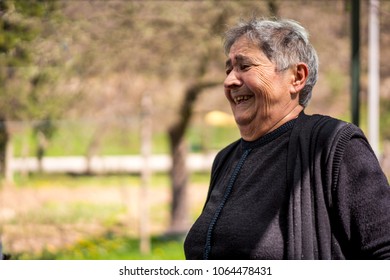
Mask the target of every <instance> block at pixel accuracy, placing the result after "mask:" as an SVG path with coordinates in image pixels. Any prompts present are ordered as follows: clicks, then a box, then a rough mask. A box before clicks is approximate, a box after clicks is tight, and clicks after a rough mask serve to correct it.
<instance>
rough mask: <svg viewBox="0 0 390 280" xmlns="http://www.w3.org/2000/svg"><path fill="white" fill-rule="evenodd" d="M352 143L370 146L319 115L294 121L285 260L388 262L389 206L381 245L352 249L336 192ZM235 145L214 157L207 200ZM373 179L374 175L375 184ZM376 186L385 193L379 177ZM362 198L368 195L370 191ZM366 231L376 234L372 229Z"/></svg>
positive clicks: (352, 128) (344, 126)
mask: <svg viewBox="0 0 390 280" xmlns="http://www.w3.org/2000/svg"><path fill="white" fill-rule="evenodd" d="M352 138H359V139H360V140H363V141H364V142H366V143H367V147H369V145H368V142H367V140H366V138H365V136H364V134H363V133H362V132H361V130H360V129H359V128H357V127H356V126H354V125H352V124H349V123H346V122H343V121H340V120H336V119H333V118H330V117H326V116H321V115H314V116H307V115H305V114H304V113H301V114H300V116H299V117H298V118H297V120H296V121H295V124H294V127H293V130H292V132H291V135H290V140H289V148H288V157H287V166H286V168H287V185H288V190H289V193H290V194H291V195H290V196H289V199H288V210H287V215H288V217H287V221H288V224H287V230H288V234H287V237H286V238H287V240H286V244H285V246H286V258H288V259H345V258H347V259H353V258H390V237H389V236H390V232H389V229H390V226H389V222H390V220H389V219H390V214H389V211H390V207H387V208H386V209H384V210H383V211H386V213H385V215H384V219H385V220H384V221H383V222H384V223H386V226H385V227H384V230H385V231H384V233H382V235H383V234H384V238H382V239H381V238H380V237H381V236H379V238H378V235H376V236H375V238H376V239H377V240H379V239H381V241H379V242H377V241H375V242H376V243H375V246H374V245H371V244H359V246H360V247H361V248H365V246H366V247H367V248H366V255H364V254H362V253H361V252H357V251H359V250H356V249H355V248H354V244H352V243H353V242H352V241H353V240H351V234H350V232H349V231H351V230H353V229H351V228H353V227H354V226H355V225H354V223H353V222H350V221H346V219H345V217H344V216H346V214H345V213H344V212H348V211H349V210H345V209H344V208H346V207H344V206H345V205H344V204H345V203H344V202H343V201H341V202H340V203H339V200H340V198H339V196H340V193H343V191H344V190H343V184H342V181H343V180H344V179H345V178H341V179H340V178H339V173H340V168H341V163H342V160H343V156H344V151H345V149H346V147H347V144H348V142H349V141H350V140H351V139H352ZM239 144H240V141H236V142H234V143H232V144H231V145H230V146H228V147H226V148H225V149H224V150H222V151H221V152H220V153H219V154H218V156H217V158H216V160H215V162H214V164H213V168H212V176H211V178H212V179H211V182H210V189H209V193H208V197H207V200H208V199H209V197H210V195H211V191H212V189H213V187H214V185H215V183H216V180H217V178H218V175H219V173H221V172H223V170H224V168H223V167H224V165H225V162H226V161H227V160H229V155H230V153H231V151H233V150H234V149H236V148H237V147H238V145H239ZM369 149H370V147H369ZM378 166H379V165H378ZM377 169H378V168H377ZM379 169H380V168H379ZM379 173H381V171H380V172H379ZM377 175H378V174H377ZM368 176H370V174H368ZM377 178H378V176H377V177H376V179H375V180H376V182H377V181H378V179H377ZM340 181H341V183H340ZM379 181H380V183H381V185H382V186H381V187H382V190H383V188H385V189H386V186H387V188H388V183H387V180H386V178H385V177H384V175H383V173H382V174H379ZM385 191H386V199H388V198H390V195H389V190H388V189H386V190H385ZM367 195H370V190H369V189H368V191H367ZM207 200H206V203H207ZM356 227H357V226H356ZM361 227H365V226H364V225H363V226H361ZM367 228H368V227H367ZM357 230H359V229H357ZM364 230H365V231H366V230H367V229H366V228H364ZM369 230H372V231H376V232H378V231H380V229H379V228H377V227H374V228H372V229H371V228H370V229H369ZM357 234H358V235H359V233H357ZM368 234H369V233H368ZM375 234H377V233H374V235H375ZM355 235H356V234H355ZM362 242H363V243H364V241H362ZM367 242H368V243H369V242H370V241H367ZM370 246H371V247H370Z"/></svg>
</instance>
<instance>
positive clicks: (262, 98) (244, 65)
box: [224, 36, 308, 141]
mask: <svg viewBox="0 0 390 280" xmlns="http://www.w3.org/2000/svg"><path fill="white" fill-rule="evenodd" d="M307 73H308V69H307V66H306V64H304V63H298V64H297V65H294V66H291V67H289V68H288V69H285V70H283V71H277V70H276V65H275V64H274V63H273V62H271V61H270V60H269V59H268V58H267V56H266V55H265V54H264V53H263V52H262V51H261V50H260V49H259V48H258V47H257V46H256V45H255V44H254V43H253V42H251V41H250V40H249V39H247V38H246V37H245V36H242V37H240V38H239V39H238V40H237V41H236V42H235V43H234V44H233V45H232V47H231V48H230V52H229V55H228V60H227V62H226V74H227V76H226V79H225V81H224V90H225V96H226V98H227V99H228V101H229V102H230V105H231V108H232V111H233V115H234V118H235V120H236V123H237V125H238V128H239V129H240V133H241V137H242V138H243V139H245V140H247V141H253V140H256V139H258V138H259V137H261V136H263V135H265V134H266V133H268V132H271V131H272V130H274V129H276V128H278V127H279V126H281V125H282V124H284V123H286V122H287V121H289V120H291V119H293V118H296V117H297V116H298V114H299V112H301V111H302V110H303V107H302V106H300V105H299V91H300V90H301V89H302V88H303V86H304V84H305V82H306V77H307Z"/></svg>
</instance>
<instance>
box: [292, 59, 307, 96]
mask: <svg viewBox="0 0 390 280" xmlns="http://www.w3.org/2000/svg"><path fill="white" fill-rule="evenodd" d="M308 74H309V68H308V67H307V65H306V63H303V62H299V63H298V64H296V65H295V66H294V68H293V79H292V83H291V89H290V92H291V93H292V94H296V93H299V92H300V91H301V90H302V89H303V87H304V86H305V84H306V80H307V76H308Z"/></svg>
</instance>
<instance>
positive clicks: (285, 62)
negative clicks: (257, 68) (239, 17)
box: [224, 19, 318, 107]
mask: <svg viewBox="0 0 390 280" xmlns="http://www.w3.org/2000/svg"><path fill="white" fill-rule="evenodd" d="M244 35H245V36H246V37H247V38H248V39H250V40H252V41H253V42H254V43H255V44H257V45H258V47H259V48H260V49H261V50H262V51H263V52H264V54H265V55H266V56H267V57H268V59H269V60H270V61H271V62H273V63H275V65H276V71H283V70H286V69H287V68H289V67H290V66H292V65H294V64H297V63H299V62H304V63H306V64H307V66H308V68H309V74H308V77H307V81H306V84H305V86H304V88H303V89H302V90H301V92H300V94H299V104H300V105H302V106H304V107H306V106H307V104H308V102H309V100H310V98H311V95H312V89H313V87H314V85H315V83H316V82H317V78H318V57H317V53H316V51H315V49H314V48H313V46H312V45H311V44H310V42H309V34H308V32H307V31H306V30H305V28H303V27H302V26H301V25H300V24H299V23H298V22H296V21H293V20H287V19H283V20H278V19H272V20H270V19H251V20H250V21H247V22H246V21H241V22H240V23H238V24H237V26H235V27H233V28H231V29H229V30H228V31H227V32H226V33H225V42H224V50H225V53H226V54H228V53H229V51H230V48H231V47H232V45H233V44H234V42H235V41H237V40H238V39H239V38H240V37H241V36H244Z"/></svg>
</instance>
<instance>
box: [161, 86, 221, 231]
mask: <svg viewBox="0 0 390 280" xmlns="http://www.w3.org/2000/svg"><path fill="white" fill-rule="evenodd" d="M218 84H219V81H218V82H215V81H209V82H198V83H195V84H194V85H192V86H190V87H188V89H187V91H186V93H185V97H184V100H183V104H182V106H181V107H180V108H181V109H180V118H179V120H178V121H177V122H176V123H175V124H174V125H173V126H172V127H171V128H170V129H169V133H168V134H169V141H170V148H171V157H172V167H171V172H170V176H171V184H172V204H171V223H170V228H169V229H168V233H170V234H177V235H180V234H185V233H186V232H187V230H188V229H189V209H188V203H187V183H188V176H189V175H188V170H187V166H186V160H187V145H186V141H185V133H186V131H187V128H188V125H189V123H190V120H191V116H192V113H193V107H194V105H195V102H196V99H197V97H198V96H199V94H200V93H201V92H202V91H203V90H204V89H206V88H209V87H213V86H216V85H218Z"/></svg>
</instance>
